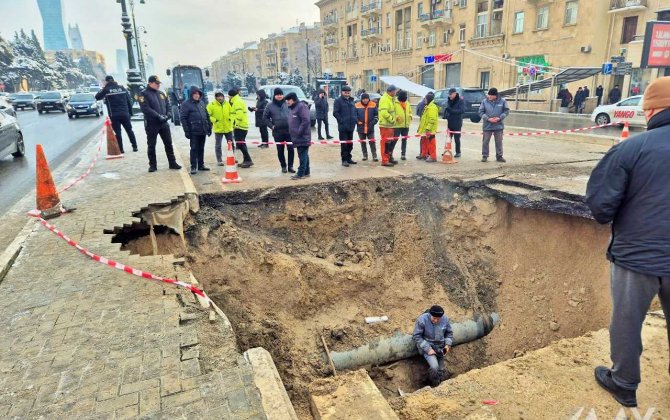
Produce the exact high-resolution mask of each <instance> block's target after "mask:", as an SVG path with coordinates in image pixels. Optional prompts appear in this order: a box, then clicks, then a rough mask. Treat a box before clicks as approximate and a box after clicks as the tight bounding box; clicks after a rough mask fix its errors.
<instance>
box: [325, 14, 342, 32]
mask: <svg viewBox="0 0 670 420" xmlns="http://www.w3.org/2000/svg"><path fill="white" fill-rule="evenodd" d="M337 21H338V19H337V17H335V16H334V15H328V16H326V17H324V18H323V22H321V29H323V30H325V31H328V30H335V29H337Z"/></svg>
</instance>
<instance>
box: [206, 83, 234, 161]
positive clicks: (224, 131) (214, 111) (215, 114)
mask: <svg viewBox="0 0 670 420" xmlns="http://www.w3.org/2000/svg"><path fill="white" fill-rule="evenodd" d="M230 110H231V106H230V102H228V101H226V96H225V95H224V94H223V92H216V93H215V94H214V101H212V102H210V103H208V104H207V114H209V121H210V122H211V123H212V131H213V132H214V140H215V142H216V143H215V145H214V153H215V154H216V164H217V165H219V166H224V163H223V151H222V150H221V143H222V142H223V138H224V137H225V138H226V142H228V143H231V144H232V146H233V150H235V142H233V122H232V121H231V120H230Z"/></svg>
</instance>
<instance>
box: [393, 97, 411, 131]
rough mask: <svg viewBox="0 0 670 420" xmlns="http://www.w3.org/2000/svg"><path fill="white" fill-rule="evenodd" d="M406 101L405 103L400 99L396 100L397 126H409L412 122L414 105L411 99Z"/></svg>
mask: <svg viewBox="0 0 670 420" xmlns="http://www.w3.org/2000/svg"><path fill="white" fill-rule="evenodd" d="M404 103H405V105H403V102H400V101H396V102H395V114H396V118H397V122H396V125H397V127H396V128H409V125H410V124H411V123H412V105H411V104H410V103H409V101H405V102H404Z"/></svg>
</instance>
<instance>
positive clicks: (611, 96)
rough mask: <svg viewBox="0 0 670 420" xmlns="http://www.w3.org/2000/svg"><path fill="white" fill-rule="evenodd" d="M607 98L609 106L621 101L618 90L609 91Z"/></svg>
mask: <svg viewBox="0 0 670 420" xmlns="http://www.w3.org/2000/svg"><path fill="white" fill-rule="evenodd" d="M607 97H608V98H609V100H610V103H611V104H615V103H617V102H619V101H620V100H621V90H619V88H614V89H612V90H610V94H609V95H608V96H607Z"/></svg>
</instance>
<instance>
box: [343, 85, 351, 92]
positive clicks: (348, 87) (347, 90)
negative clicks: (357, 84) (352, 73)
mask: <svg viewBox="0 0 670 420" xmlns="http://www.w3.org/2000/svg"><path fill="white" fill-rule="evenodd" d="M342 92H351V86H349V85H344V86H342Z"/></svg>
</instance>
